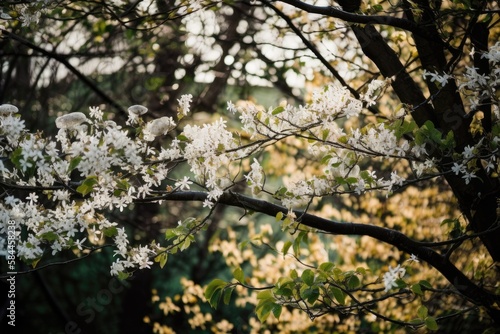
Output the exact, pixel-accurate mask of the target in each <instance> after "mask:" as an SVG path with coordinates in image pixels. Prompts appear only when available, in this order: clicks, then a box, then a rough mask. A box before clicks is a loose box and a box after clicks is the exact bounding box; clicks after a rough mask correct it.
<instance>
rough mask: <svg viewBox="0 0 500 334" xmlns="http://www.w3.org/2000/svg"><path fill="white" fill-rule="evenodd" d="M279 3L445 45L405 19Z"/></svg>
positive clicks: (291, 1) (295, 1)
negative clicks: (377, 25)
mask: <svg viewBox="0 0 500 334" xmlns="http://www.w3.org/2000/svg"><path fill="white" fill-rule="evenodd" d="M280 1H281V2H284V3H287V4H289V5H292V6H294V7H297V8H299V9H302V10H304V11H306V12H308V13H313V14H322V15H326V16H329V17H334V18H337V19H341V20H344V21H346V22H351V23H361V24H380V25H386V26H391V27H395V28H400V29H403V30H406V31H410V32H412V33H414V34H416V35H418V36H421V37H423V38H427V39H429V40H432V41H434V42H437V43H441V44H445V43H444V42H443V41H442V40H441V39H440V38H439V36H436V35H434V36H433V35H429V34H428V33H427V32H426V31H425V30H423V29H421V28H420V26H418V25H417V24H416V23H415V22H412V21H410V20H407V19H401V18H398V17H392V16H385V15H360V14H354V13H350V12H347V11H343V10H341V9H337V8H335V7H332V6H314V5H310V4H307V3H304V2H302V1H298V0H280Z"/></svg>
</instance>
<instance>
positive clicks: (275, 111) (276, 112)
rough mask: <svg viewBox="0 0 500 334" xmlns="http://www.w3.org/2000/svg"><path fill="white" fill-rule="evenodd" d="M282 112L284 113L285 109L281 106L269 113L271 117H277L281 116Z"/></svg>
mask: <svg viewBox="0 0 500 334" xmlns="http://www.w3.org/2000/svg"><path fill="white" fill-rule="evenodd" d="M283 111H285V108H283V107H282V106H279V107H276V108H274V110H273V111H272V112H271V114H272V115H278V114H281V113H282V112H283Z"/></svg>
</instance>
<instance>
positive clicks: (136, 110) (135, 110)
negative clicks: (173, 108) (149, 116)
mask: <svg viewBox="0 0 500 334" xmlns="http://www.w3.org/2000/svg"><path fill="white" fill-rule="evenodd" d="M147 112H148V108H146V107H145V106H141V105H139V104H135V105H133V106H130V107H128V113H129V115H131V116H141V115H144V114H145V113H147Z"/></svg>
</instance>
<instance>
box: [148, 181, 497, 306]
mask: <svg viewBox="0 0 500 334" xmlns="http://www.w3.org/2000/svg"><path fill="white" fill-rule="evenodd" d="M160 199H161V200H174V201H204V200H206V199H207V194H206V193H204V192H191V191H190V192H175V193H170V194H167V195H164V196H159V197H152V198H146V199H143V200H138V202H151V201H157V200H160ZM218 203H220V204H225V205H229V206H233V207H239V208H243V209H245V210H251V211H254V212H259V213H263V214H266V215H268V216H272V217H275V216H276V215H277V214H278V213H279V212H281V213H283V214H284V215H286V214H287V213H288V209H286V208H285V207H282V206H280V205H276V204H273V203H270V202H267V201H264V200H259V199H255V198H251V197H248V196H245V195H241V194H238V193H233V192H225V193H224V194H223V195H222V196H221V197H220V198H219V201H218ZM295 214H296V216H297V217H300V218H299V220H300V223H301V224H302V225H305V226H308V227H311V228H314V229H318V230H321V231H324V232H327V233H331V234H339V235H366V236H370V237H372V238H374V239H376V240H379V241H382V242H384V243H387V244H389V245H392V246H395V247H396V248H398V249H399V250H400V251H403V252H405V253H408V254H415V255H416V256H418V257H419V258H420V259H422V260H424V261H426V262H427V263H429V264H430V265H431V266H433V267H434V268H436V269H437V270H438V271H439V272H440V273H441V274H442V275H443V276H444V277H446V279H447V280H448V281H449V282H450V283H451V284H452V285H453V286H454V287H455V288H456V289H457V290H458V291H459V292H460V293H461V294H462V295H464V296H465V297H466V298H467V299H468V300H470V301H471V302H473V303H475V304H476V305H481V306H484V307H486V308H487V309H488V310H489V311H490V312H493V313H495V312H497V310H496V309H494V308H493V305H494V304H495V303H497V302H500V298H498V296H496V295H493V294H491V293H489V292H488V291H485V290H483V289H481V288H480V287H478V286H477V285H476V284H474V283H473V282H472V281H471V280H470V279H469V278H468V277H467V276H465V275H464V274H463V273H462V272H461V271H460V270H459V269H458V268H457V267H455V266H454V265H453V264H452V263H451V262H449V261H448V260H447V259H446V258H445V257H444V256H442V255H440V254H438V253H437V252H435V251H434V250H432V249H430V248H428V247H425V246H422V245H421V244H419V242H417V241H415V240H412V239H410V238H408V237H407V236H406V235H404V234H403V233H400V232H397V231H394V230H391V229H387V228H383V227H379V226H373V225H366V224H356V223H341V222H337V221H333V220H328V219H324V218H321V217H318V216H315V215H312V214H309V213H306V212H302V211H295Z"/></svg>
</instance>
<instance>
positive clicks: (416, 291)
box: [411, 283, 424, 296]
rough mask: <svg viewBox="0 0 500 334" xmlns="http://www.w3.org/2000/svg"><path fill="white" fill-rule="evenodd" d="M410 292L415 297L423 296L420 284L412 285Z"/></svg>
mask: <svg viewBox="0 0 500 334" xmlns="http://www.w3.org/2000/svg"><path fill="white" fill-rule="evenodd" d="M411 291H413V293H414V294H416V295H419V296H423V295H424V293H423V292H422V286H421V285H420V284H418V283H417V284H413V285H412V286H411Z"/></svg>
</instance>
